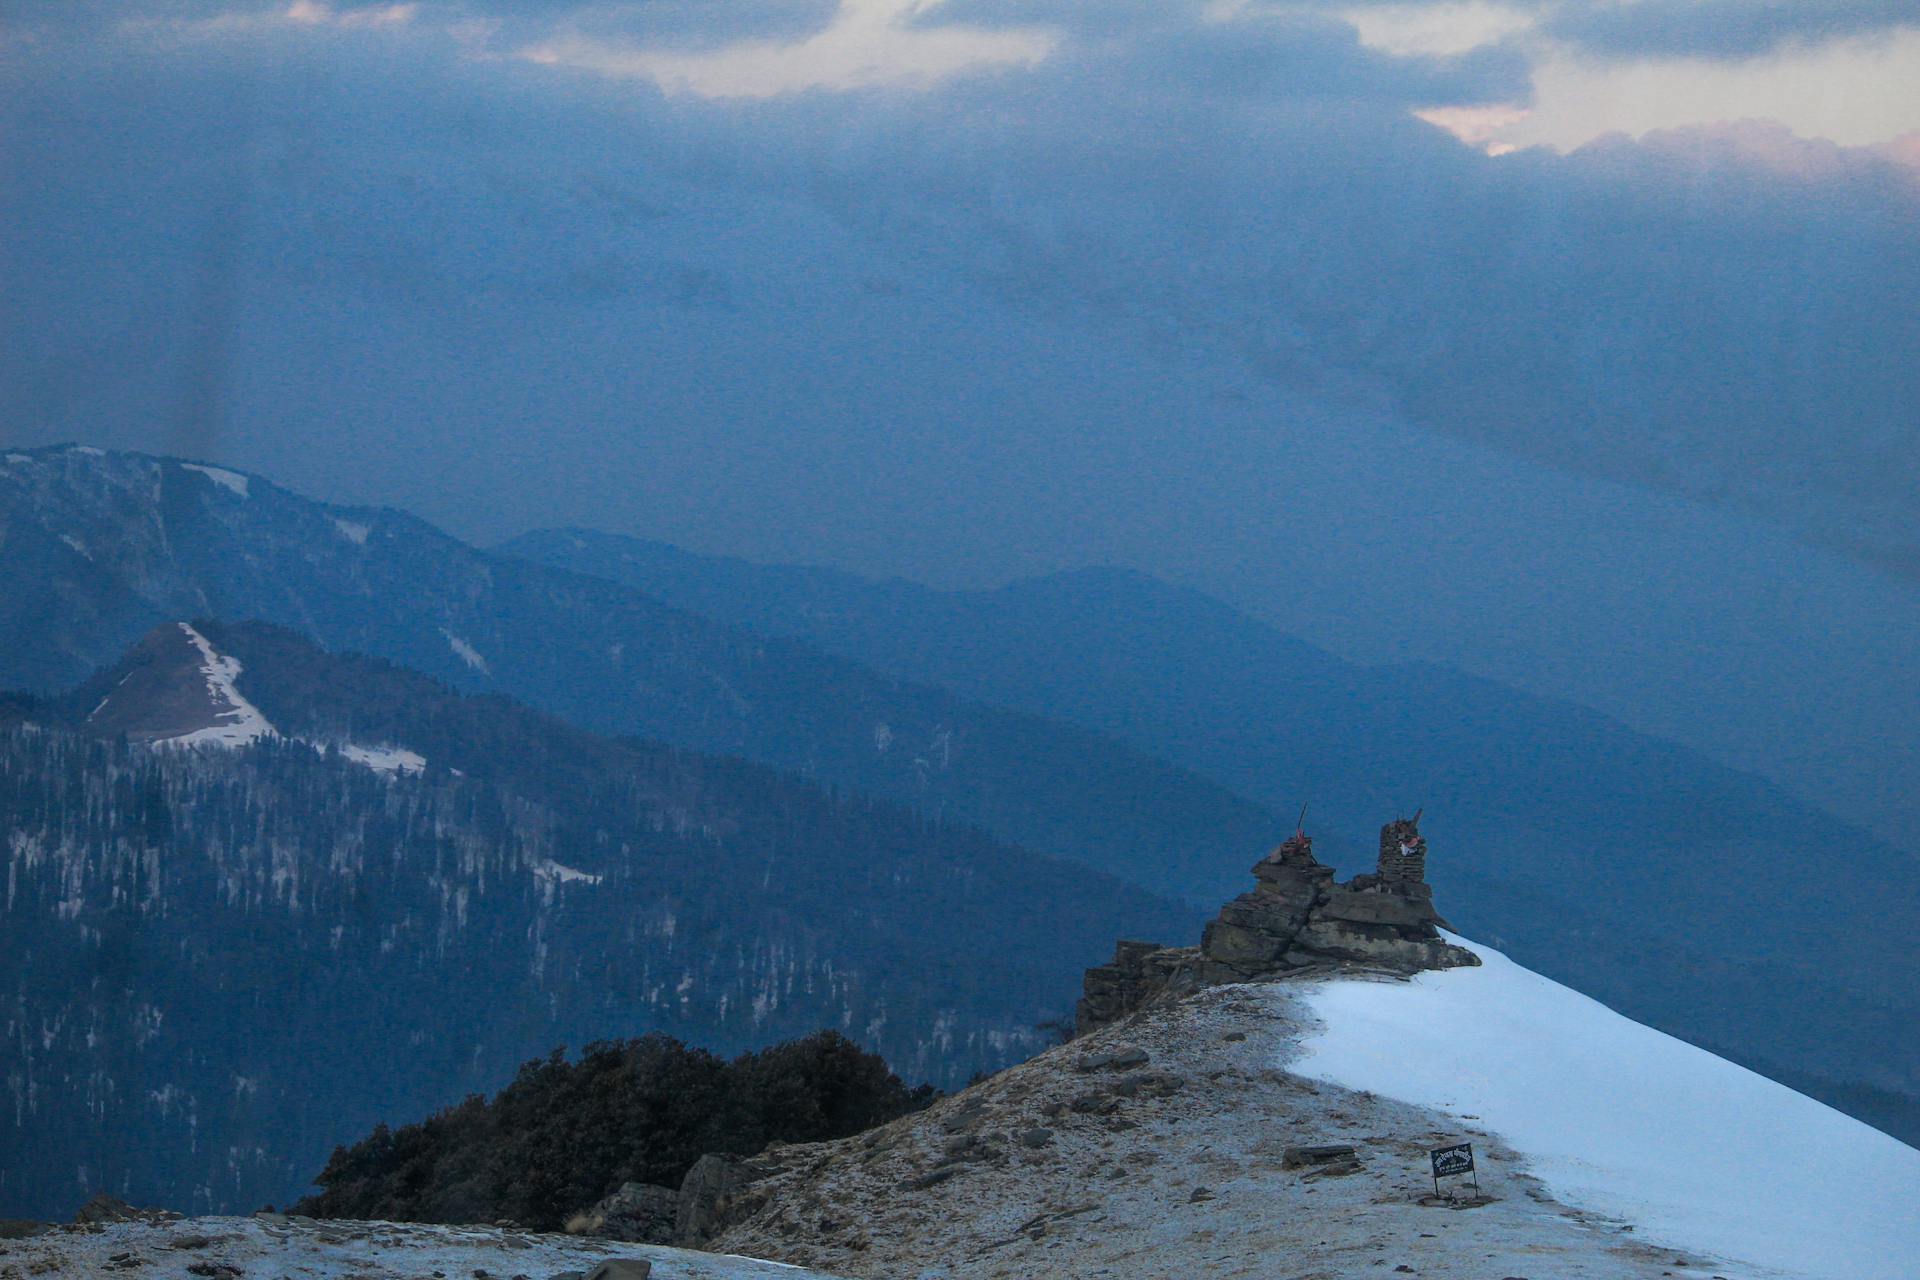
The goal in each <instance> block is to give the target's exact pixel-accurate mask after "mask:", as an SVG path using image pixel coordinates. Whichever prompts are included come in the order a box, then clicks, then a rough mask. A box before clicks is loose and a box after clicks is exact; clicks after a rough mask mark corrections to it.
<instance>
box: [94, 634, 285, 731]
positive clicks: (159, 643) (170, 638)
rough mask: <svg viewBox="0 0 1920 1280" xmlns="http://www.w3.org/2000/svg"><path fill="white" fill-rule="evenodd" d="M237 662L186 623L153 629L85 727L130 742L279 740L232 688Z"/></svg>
mask: <svg viewBox="0 0 1920 1280" xmlns="http://www.w3.org/2000/svg"><path fill="white" fill-rule="evenodd" d="M240 671H241V666H240V662H239V660H238V659H237V658H233V657H231V656H229V655H227V654H223V653H221V652H219V651H218V650H217V649H215V648H214V647H213V644H212V642H211V641H209V640H208V639H207V637H206V636H205V635H204V634H202V633H201V632H200V631H199V630H198V629H197V628H196V627H194V626H193V625H192V624H191V623H186V622H171V623H167V624H166V625H164V626H159V627H155V628H154V629H153V630H152V631H149V632H148V633H147V634H146V637H145V638H144V639H142V640H141V641H140V643H139V644H137V645H135V646H134V648H133V651H132V652H131V653H129V654H128V655H127V657H126V660H125V661H123V662H122V663H121V664H120V666H119V667H118V668H116V671H115V673H114V678H113V679H112V687H111V688H110V689H109V691H108V692H107V694H106V696H105V697H103V698H101V699H100V701H99V703H98V704H97V705H95V707H94V708H93V710H92V711H90V712H88V713H87V717H86V722H85V723H86V726H87V727H88V728H89V729H92V730H95V731H96V732H100V733H109V734H113V733H124V734H125V735H126V736H127V738H128V739H129V740H131V741H134V742H146V743H154V744H162V743H164V744H167V745H169V746H181V747H200V746H221V747H242V746H246V745H247V744H249V743H252V742H258V741H259V740H261V739H262V738H274V737H278V736H279V732H278V730H276V729H275V728H274V727H273V724H272V722H271V721H269V720H268V719H267V718H266V716H264V715H262V714H261V713H260V709H259V708H258V707H256V706H254V705H253V703H251V702H249V701H248V700H247V698H246V695H244V694H242V693H241V692H240V689H239V685H238V683H237V681H238V678H239V675H240Z"/></svg>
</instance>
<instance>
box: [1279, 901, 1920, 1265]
mask: <svg viewBox="0 0 1920 1280" xmlns="http://www.w3.org/2000/svg"><path fill="white" fill-rule="evenodd" d="M1450 940H1451V941H1454V942H1457V943H1459V944H1460V945H1462V946H1466V947H1469V948H1471V949H1472V950H1473V951H1474V952H1475V953H1476V954H1478V955H1479V956H1480V958H1481V961H1482V963H1481V966H1480V967H1479V968H1475V969H1449V970H1446V971H1444V972H1437V973H1422V974H1419V975H1418V976H1416V977H1414V978H1413V979H1412V980H1411V981H1407V982H1397V981H1370V980H1367V979H1365V978H1340V979H1334V980H1330V981H1327V982H1323V983H1317V984H1312V985H1311V986H1307V987H1306V988H1304V989H1303V990H1302V991H1301V993H1300V994H1301V998H1302V1001H1303V1003H1304V1004H1305V1005H1306V1007H1307V1008H1308V1009H1309V1010H1310V1011H1311V1012H1312V1013H1313V1015H1314V1016H1315V1017H1317V1018H1318V1019H1319V1021H1320V1023H1321V1024H1322V1025H1321V1027H1320V1028H1319V1029H1318V1030H1317V1031H1316V1032H1314V1033H1311V1034H1309V1035H1308V1036H1307V1037H1306V1038H1305V1040H1304V1042H1303V1043H1302V1045H1301V1047H1300V1050H1299V1053H1298V1055H1297V1056H1292V1057H1290V1058H1289V1060H1288V1061H1287V1062H1286V1064H1285V1065H1286V1068H1287V1070H1289V1071H1292V1072H1295V1073H1297V1074H1300V1075H1304V1076H1308V1077H1310V1078H1314V1079H1318V1080H1325V1081H1329V1082H1332V1083H1335V1084H1340V1085H1344V1086H1345V1087H1347V1088H1349V1089H1364V1090H1369V1091H1371V1092H1374V1093H1377V1094H1380V1095H1382V1096H1384V1097H1390V1098H1396V1099H1400V1100H1402V1101H1405V1102H1410V1103H1414V1104H1416V1105H1419V1106H1422V1107H1428V1108H1431V1109H1433V1110H1436V1111H1440V1112H1443V1113H1446V1114H1450V1115H1453V1116H1455V1117H1458V1118H1460V1119H1463V1120H1470V1121H1472V1122H1474V1123H1475V1125H1476V1126H1478V1127H1480V1128H1483V1129H1486V1130H1489V1131H1491V1132H1493V1133H1496V1134H1498V1135H1500V1137H1501V1138H1503V1139H1504V1140H1505V1141H1506V1142H1507V1143H1509V1144H1510V1145H1511V1146H1512V1147H1513V1148H1514V1149H1516V1150H1517V1151H1519V1152H1520V1153H1522V1154H1523V1155H1524V1156H1525V1157H1527V1159H1528V1161H1529V1162H1530V1171H1531V1172H1532V1173H1533V1174H1534V1176H1536V1177H1538V1178H1540V1179H1541V1180H1542V1181H1543V1182H1544V1183H1545V1184H1546V1186H1547V1187H1548V1189H1549V1190H1550V1191H1551V1192H1552V1193H1553V1194H1554V1196H1555V1198H1557V1199H1558V1200H1560V1201H1561V1202H1562V1203H1565V1204H1569V1205H1574V1206H1577V1207H1579V1208H1582V1209H1587V1210H1591V1211H1595V1212H1599V1213H1603V1214H1606V1215H1609V1216H1611V1217H1614V1218H1618V1219H1621V1220H1623V1221H1624V1222H1627V1223H1630V1224H1632V1225H1633V1227H1634V1228H1635V1231H1636V1234H1638V1235H1639V1236H1640V1238H1642V1239H1645V1240H1649V1241H1658V1242H1661V1243H1666V1244H1670V1245H1673V1246H1675V1247H1680V1248H1686V1249H1694V1250H1701V1251H1704V1252H1707V1253H1710V1254H1715V1255H1718V1256H1720V1257H1722V1258H1725V1259H1729V1260H1738V1261H1739V1262H1741V1263H1743V1264H1746V1265H1749V1266H1752V1267H1754V1268H1756V1270H1755V1272H1754V1274H1755V1275H1761V1276H1767V1275H1778V1276H1792V1277H1808V1278H1812V1280H1913V1277H1916V1276H1920V1151H1916V1150H1915V1149H1914V1148H1912V1147H1909V1146H1907V1145H1905V1144H1904V1143H1901V1142H1897V1141H1895V1140H1894V1139H1893V1138H1890V1137H1888V1136H1886V1135H1885V1134H1883V1133H1880V1132H1879V1131H1878V1130H1875V1129H1872V1128H1870V1127H1868V1126H1867V1125H1864V1124H1861V1123H1860V1122H1859V1121H1857V1120H1854V1119H1851V1118H1849V1117H1847V1116H1844V1115H1842V1114H1840V1113H1839V1112H1838V1111H1835V1110H1833V1109H1832V1108H1830V1107H1827V1106H1823V1105H1822V1104H1820V1103H1818V1102H1815V1101H1813V1100H1812V1099H1811V1098H1808V1097H1805V1096H1804V1095H1802V1094H1798V1093H1795V1092H1794V1091H1793V1090H1791V1089H1788V1088H1786V1087H1784V1086H1782V1085H1779V1084H1775V1083H1774V1082H1773V1081H1771V1080H1768V1079H1765V1078H1764V1077H1762V1076H1758V1075H1755V1074H1754V1073H1753V1072H1751V1071H1748V1070H1746V1069H1745V1068H1744V1067H1739V1066H1736V1065H1734V1064H1733V1063H1731V1062H1728V1061H1726V1060H1725V1059H1723V1058H1718V1057H1715V1056H1714V1055H1713V1054H1710V1053H1707V1052H1705V1051H1704V1050H1701V1049H1697V1048H1695V1047H1693V1046H1692V1045H1689V1044H1686V1043H1685V1042H1683V1041H1680V1040H1676V1039H1674V1038H1673V1037H1672V1036H1668V1035H1665V1034H1663V1033H1661V1032H1658V1031H1655V1030H1653V1029H1652V1028H1650V1027H1646V1026H1642V1025H1641V1024H1640V1023H1637V1022H1634V1021H1632V1020H1631V1019H1628V1018H1625V1017H1622V1016H1621V1015H1619V1014H1617V1013H1614V1012H1613V1011H1612V1010H1610V1009H1608V1008H1607V1007H1606V1006H1604V1005H1601V1004H1599V1003H1597V1002H1595V1001H1593V1000H1590V999H1588V998H1587V997H1586V996H1583V995H1580V994H1579V993H1577V992H1574V991H1571V990H1569V989H1567V988H1566V987H1563V986H1561V985H1560V984H1558V983H1556V982H1552V981H1549V980H1548V979H1546V978H1543V977H1541V976H1540V975H1538V974H1536V973H1533V972H1530V971H1529V970H1526V969H1523V968H1521V967H1520V966H1519V965H1517V964H1515V963H1513V962H1512V961H1511V960H1509V959H1507V958H1506V957H1505V956H1503V955H1501V954H1500V953H1499V952H1497V951H1494V950H1492V949H1491V948H1488V947H1483V946H1479V945H1477V944H1475V943H1471V942H1468V941H1467V940H1466V939H1463V938H1451V939H1450Z"/></svg>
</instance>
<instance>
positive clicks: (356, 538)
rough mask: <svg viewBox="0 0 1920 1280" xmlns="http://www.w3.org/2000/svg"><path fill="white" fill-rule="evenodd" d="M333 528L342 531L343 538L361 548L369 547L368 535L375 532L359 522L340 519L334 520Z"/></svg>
mask: <svg viewBox="0 0 1920 1280" xmlns="http://www.w3.org/2000/svg"><path fill="white" fill-rule="evenodd" d="M333 527H334V528H336V529H338V530H339V531H340V536H341V537H343V538H345V539H346V540H347V541H348V542H351V543H353V544H354V545H355V546H360V547H364V546H366V545H367V535H368V534H369V533H372V532H373V530H372V528H371V527H369V526H367V525H364V524H361V523H360V522H359V521H357V520H342V519H340V518H338V517H335V518H334V521H333Z"/></svg>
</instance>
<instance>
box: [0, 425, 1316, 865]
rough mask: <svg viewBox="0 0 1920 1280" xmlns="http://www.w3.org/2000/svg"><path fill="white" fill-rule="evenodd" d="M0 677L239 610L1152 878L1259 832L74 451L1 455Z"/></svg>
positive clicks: (883, 704) (780, 660)
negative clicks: (0, 608) (3, 605)
mask: <svg viewBox="0 0 1920 1280" xmlns="http://www.w3.org/2000/svg"><path fill="white" fill-rule="evenodd" d="M0 520H4V521H5V522H6V527H7V535H6V536H7V541H6V543H5V545H4V547H0V593H3V594H4V595H5V596H6V597H7V598H8V599H10V600H12V601H14V602H16V604H15V607H14V608H12V609H10V610H8V611H7V612H6V614H5V615H4V616H0V688H20V689H26V690H30V691H33V692H40V693H49V692H53V691H56V690H60V689H64V688H67V687H69V686H71V685H73V684H75V683H77V682H79V681H80V680H83V679H85V678H86V677H87V676H88V675H90V674H91V673H92V672H94V671H95V670H97V669H98V668H100V667H102V666H105V665H107V664H109V663H112V662H115V661H118V660H119V658H120V656H121V654H122V653H124V652H125V650H126V649H127V648H128V646H130V645H132V644H133V643H134V642H135V641H136V640H137V639H139V637H140V636H141V635H143V634H145V632H146V631H147V630H149V629H150V628H152V627H154V626H156V625H158V624H160V623H162V622H171V621H176V620H179V619H184V618H194V617H201V616H214V617H223V618H230V619H242V618H256V619H260V620H262V621H267V622H274V623H279V624H281V625H283V626H288V627H292V628H294V629H296V630H299V631H301V632H302V633H304V634H306V635H308V636H311V637H312V638H313V639H314V640H316V641H317V642H319V643H320V644H321V645H323V646H325V647H326V648H329V649H333V650H344V651H352V652H358V653H365V654H371V655H374V656H377V657H382V658H386V659H388V660H389V661H392V662H397V663H400V664H402V665H404V666H407V667H410V668H412V669H414V670H416V671H420V672H423V673H425V674H428V675H431V676H434V677H435V678H437V679H440V680H443V681H445V682H446V683H448V684H450V685H452V686H453V687H455V688H457V689H462V690H468V691H485V692H498V693H506V694H509V695H511V696H513V697H515V698H518V699H520V700H521V701H523V702H526V703H528V704H530V705H532V706H535V707H538V708H540V709H542V710H545V711H549V712H552V713H554V714H556V715H560V716H562V717H565V718H567V719H570V720H572V721H574V722H575V723H577V724H580V725H582V726H584V727H586V728H589V729H594V730H597V731H600V732H605V733H616V734H634V735H639V736H642V737H647V738H652V739H655V740H658V741H662V742H669V743H672V744H674V745H676V746H682V747H690V748H692V749H694V750H698V751H704V752H718V753H723V754H735V755H743V756H746V757H748V758H750V759H756V760H761V761H764V762H766V763H768V764H773V765H777V766H779V767H781V768H785V769H793V770H797V771H799V772H801V773H804V774H807V775H808V776H811V777H816V778H819V779H820V780H822V781H825V782H830V783H833V784H835V785H840V786H848V787H854V788H858V789H859V790H862V791H865V792H869V793H872V794H875V795H880V796H886V797H889V798H893V799H897V800H901V801H904V802H906V803H910V804H913V805H915V806H916V807H918V808H920V809H922V810H923V811H925V812H928V813H932V814H935V815H943V814H944V815H947V816H951V817H956V818H959V819H961V820H964V821H968V822H975V823H978V824H979V825H981V826H983V827H985V828H986V829H988V830H990V831H993V832H996V833H998V834H999V835H1001V836H1003V837H1004V838H1006V839H1009V840H1012V841H1014V842H1016V843H1020V844H1024V845H1028V846H1030V847H1033V848H1038V849H1046V850H1049V851H1051V852H1055V853H1059V854H1063V855H1066V856H1069V857H1075V858H1079V859H1081V860H1082V861H1085V862H1088V863H1090V864H1091V865H1094V866H1097V867H1102V868H1105V869H1108V870H1111V871H1113V872H1115V873H1116V874H1121V875H1126V876H1128V877H1129V878H1131V879H1133V880H1134V881H1136V882H1137V883H1140V884H1143V885H1147V886H1150V887H1152V888H1154V889H1156V890H1157V891H1159V892H1162V893H1171V894H1175V895H1178V896H1185V897H1192V896H1193V893H1194V889H1193V886H1194V885H1195V884H1204V883H1207V878H1208V877H1209V876H1218V875H1221V874H1223V873H1231V872H1232V871H1235V870H1237V869H1239V867H1240V866H1241V864H1242V863H1244V862H1245V861H1246V860H1247V858H1248V851H1249V850H1253V851H1255V852H1257V851H1258V850H1260V849H1263V848H1265V847H1266V846H1267V845H1269V844H1271V843H1273V841H1274V840H1275V839H1276V838H1277V836H1278V834H1279V832H1280V829H1281V823H1280V821H1279V819H1277V818H1276V817H1274V816H1273V815H1272V814H1271V813H1269V812H1268V811H1266V810H1265V809H1264V808H1262V807H1261V806H1260V805H1258V804H1255V803H1253V802H1251V801H1248V800H1246V799H1243V798H1242V797H1240V796H1237V795H1235V794H1233V793H1232V792H1230V791H1228V790H1227V789H1226V788H1224V787H1222V786H1220V785H1218V784H1216V783H1211V782H1207V781H1205V780H1204V779H1201V778H1198V777H1196V776H1194V775H1192V774H1190V773H1186V772H1184V771H1182V770H1179V769H1176V768H1173V767H1170V766H1168V765H1167V764H1165V763H1164V762H1163V761H1160V760H1158V759H1155V758H1152V757H1149V756H1147V755H1145V754H1143V753H1141V752H1139V751H1138V750H1135V749H1132V748H1128V747H1125V746H1123V745H1122V744H1120V743H1117V742H1115V741H1113V740H1112V739H1110V738H1106V737H1103V736H1102V735H1099V734H1095V733H1090V732H1088V731H1086V730H1082V729H1077V728H1075V727H1073V726H1071V725H1068V724H1065V723H1063V722H1060V721H1057V720H1046V719H1040V718H1037V717H1034V716H1031V715H1026V714H1021V713H1017V712H1008V711H1004V710H1001V709H998V708H995V707H991V706H986V705H983V704H980V703H978V702H974V701H971V700H969V699H966V698H962V697H959V696H957V695H955V694H953V693H951V692H949V691H946V690H943V689H938V688H933V687H929V686H926V685H920V684H913V683H908V682H905V681H901V680H898V679H896V678H893V677H889V676H884V675H881V674H879V673H878V672H875V671H873V670H872V669H870V668H867V667H864V666H862V665H860V664H858V663H856V662H852V661H849V660H847V659H845V658H838V657H833V656H831V655H828V654H826V653H823V652H822V651H820V650H819V649H817V648H814V647H812V646H809V645H805V644H797V643H793V642H789V641H782V640H778V639H772V638H768V637H765V636H757V635H753V634H751V633H749V632H746V631H743V630H740V629H738V628H735V627H732V626H728V625H726V624H724V623H720V622H714V621H711V620H709V619H706V618H703V617H700V616H698V615H696V614H691V613H687V612H685V611H683V610H680V609H676V608H673V607H671V606H669V605H667V604H664V603H662V602H661V601H660V600H658V599H656V598H655V597H652V596H649V595H646V594H644V593H642V592H639V591H636V590H634V589H633V588H631V587H628V586H624V585H620V584H616V583H612V582H608V581H605V580H603V579H596V578H589V577H584V576H581V575H578V574H573V573H567V572H564V571H559V570H554V569H549V568H546V567H544V566H541V565H535V564H532V563H530V562H527V561H524V560H519V559H515V558H509V557H500V556H495V555H492V554H489V553H487V552H484V551H480V550H477V549H475V548H473V547H470V546H468V545H466V544H464V543H461V542H459V541H457V540H455V539H453V538H450V537H448V536H447V535H445V534H443V533H441V532H439V531H438V530H436V529H434V528H433V527H432V526H431V525H428V524H426V523H425V522H424V521H421V520H418V519H415V518H414V517H412V516H408V515H406V514H404V513H401V512H393V511H378V510H367V509H360V508H343V507H337V506H330V505H327V504H322V503H317V502H312V501H309V500H307V499H304V498H301V497H299V496H297V495H295V494H292V493H289V492H287V491H286V490H284V489H281V488H279V487H277V486H275V485H273V484H270V483H268V482H267V481H265V480H263V479H260V478H257V477H248V476H242V475H241V474H240V473H238V472H232V471H226V470H223V469H219V468H212V469H208V468H203V467H195V466H192V465H188V464H183V463H180V462H178V461H174V460H166V459H157V458H151V457H146V456H144V455H140V454H122V453H115V454H101V453H99V452H98V451H88V450H86V449H84V448H57V449H43V450H27V451H22V452H12V453H7V454H5V455H4V456H0Z"/></svg>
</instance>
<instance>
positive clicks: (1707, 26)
mask: <svg viewBox="0 0 1920 1280" xmlns="http://www.w3.org/2000/svg"><path fill="white" fill-rule="evenodd" d="M1911 26H1920V0H1628V2H1627V3H1622V4H1593V3H1586V4H1567V5H1563V6H1561V7H1559V8H1557V9H1554V10H1552V11H1551V12H1550V13H1549V14H1548V16H1547V18H1546V19H1545V21H1544V23H1543V25H1542V29H1543V30H1544V31H1545V32H1546V33H1547V34H1549V35H1551V36H1554V37H1556V38H1558V39H1561V40H1564V41H1567V42H1568V43H1570V44H1573V45H1576V46H1578V47H1579V48H1580V49H1582V50H1584V51H1586V52H1588V53H1593V54H1599V55H1601V56H1604V57H1609V58H1649V57H1651V58H1711V59H1720V60H1738V59H1743V58H1755V57H1760V56H1761V55H1763V54H1768V53H1772V52H1774V51H1775V50H1777V49H1780V48H1782V47H1783V46H1786V45H1790V44H1822V43H1825V42H1827V41H1830V40H1838V39H1845V38H1848V37H1855V36H1869V35H1876V34H1879V33H1881V32H1885V31H1889V30H1892V29H1893V28H1896V27H1911Z"/></svg>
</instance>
